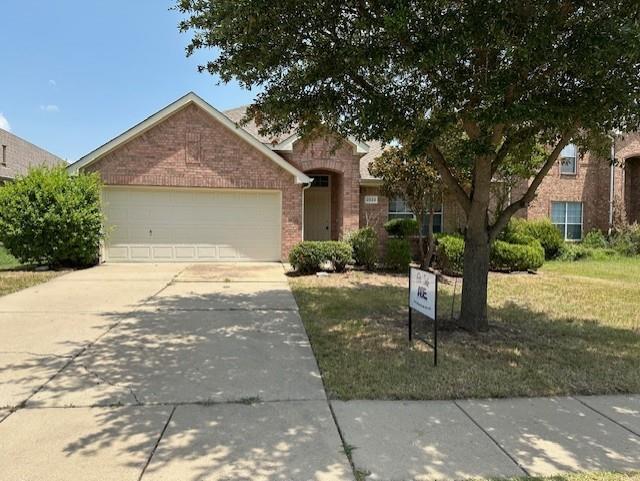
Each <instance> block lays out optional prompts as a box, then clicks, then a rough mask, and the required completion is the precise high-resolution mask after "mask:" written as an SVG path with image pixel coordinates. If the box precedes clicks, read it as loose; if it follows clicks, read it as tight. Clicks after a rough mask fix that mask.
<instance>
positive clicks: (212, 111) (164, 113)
mask: <svg viewBox="0 0 640 481" xmlns="http://www.w3.org/2000/svg"><path fill="white" fill-rule="evenodd" d="M192 103H193V104H195V105H197V106H198V107H200V108H201V109H203V110H204V111H205V112H207V113H208V114H209V115H211V116H212V117H213V118H214V119H216V120H217V121H218V122H220V123H221V124H222V125H223V126H224V127H226V128H228V129H229V130H231V131H232V132H233V133H234V134H236V135H237V136H238V137H240V138H241V139H243V140H244V141H245V142H247V143H248V144H250V145H252V146H253V147H255V148H256V149H257V150H259V151H260V152H262V153H263V154H264V155H266V156H267V157H268V158H269V159H270V160H272V161H273V162H274V163H276V164H277V165H278V166H280V167H281V168H283V169H284V170H286V171H287V172H289V173H290V174H291V175H293V176H294V178H295V180H296V183H297V184H307V183H309V182H311V179H310V178H309V177H308V176H307V175H305V174H304V173H302V172H301V171H299V170H298V169H296V168H295V167H294V166H293V165H291V164H290V163H289V162H287V161H286V160H284V159H283V158H282V157H280V156H279V155H277V154H276V153H275V152H273V151H272V150H271V149H269V148H268V147H267V146H265V145H264V144H263V143H262V142H260V141H259V140H258V139H256V138H255V137H254V136H253V135H251V134H250V133H249V132H247V131H246V130H245V129H243V128H242V127H240V126H238V125H237V124H236V123H234V122H233V121H231V119H229V118H228V117H227V116H226V115H224V114H223V113H222V112H220V111H219V110H217V109H216V108H214V107H213V106H211V105H210V104H209V103H208V102H206V101H205V100H203V99H202V98H201V97H199V96H198V95H196V94H195V93H193V92H189V93H188V94H187V95H185V96H184V97H181V98H179V99H178V100H176V101H175V102H173V103H171V104H169V105H168V106H166V107H165V108H163V109H162V110H160V111H158V112H156V113H155V114H153V115H152V116H150V117H148V118H147V119H146V120H143V121H142V122H140V123H139V124H137V125H136V126H134V127H132V128H130V129H129V130H127V131H126V132H124V133H123V134H121V135H119V136H118V137H116V138H114V139H112V140H110V141H109V142H107V143H106V144H104V145H102V146H100V147H98V148H97V149H96V150H94V151H93V152H90V153H88V154H87V155H85V156H84V157H82V158H80V159H79V160H78V161H76V162H74V163H73V164H71V165H69V167H67V169H68V171H69V172H70V173H77V172H78V171H79V170H80V169H82V168H83V167H86V166H88V165H89V164H91V163H93V162H95V161H96V160H97V159H99V158H100V157H102V156H103V155H105V154H107V153H109V152H111V151H113V150H114V149H116V148H117V147H119V146H121V145H123V144H125V143H126V142H129V141H130V140H132V139H134V138H135V137H137V136H139V135H141V134H142V133H144V132H146V131H147V130H149V129H150V128H152V127H154V126H156V125H157V124H159V123H160V122H162V121H163V120H164V119H166V118H167V117H169V116H170V115H172V114H173V113H175V112H177V111H178V110H180V109H182V108H184V107H186V106H187V105H189V104H192Z"/></svg>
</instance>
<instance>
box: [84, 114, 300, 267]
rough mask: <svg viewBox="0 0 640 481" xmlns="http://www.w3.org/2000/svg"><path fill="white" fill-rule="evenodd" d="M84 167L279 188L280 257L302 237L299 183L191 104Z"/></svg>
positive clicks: (167, 181)
mask: <svg viewBox="0 0 640 481" xmlns="http://www.w3.org/2000/svg"><path fill="white" fill-rule="evenodd" d="M86 170H87V171H90V172H99V173H100V175H101V177H102V179H103V181H104V182H105V183H106V184H109V185H148V186H161V187H204V188H233V189H276V190H280V191H281V192H282V257H283V259H286V258H287V256H288V254H289V251H290V250H291V248H292V247H293V246H294V245H295V244H296V243H298V242H300V240H301V235H302V186H301V185H297V184H295V183H294V178H293V176H292V175H291V174H289V173H288V172H286V171H285V170H283V169H282V168H281V167H279V166H278V165H276V164H275V163H274V162H273V161H272V160H271V159H269V158H268V157H266V156H265V155H264V154H262V153H261V152H259V151H258V150H257V149H255V148H254V147H252V146H251V145H249V144H248V143H247V142H245V141H244V140H242V139H240V138H239V137H238V136H237V135H236V134H234V133H233V132H231V131H230V130H229V129H227V128H226V127H224V126H223V125H221V124H220V123H218V122H217V121H216V120H215V119H213V118H212V117H211V116H210V115H208V114H207V113H206V112H204V111H203V110H201V109H200V108H199V107H196V106H195V105H188V106H187V107H185V108H184V109H182V110H180V111H178V112H176V113H175V114H173V115H172V116H170V117H168V118H167V119H165V120H164V121H163V122H162V123H160V124H158V125H156V126H155V127H153V128H151V129H150V130H148V131H147V132H145V133H144V134H142V135H140V136H138V137H136V138H135V139H133V140H131V141H129V142H128V143H126V144H125V145H123V146H120V147H119V148H117V149H116V150H115V151H112V152H110V153H108V154H106V155H105V156H104V157H102V158H101V159H99V160H98V161H96V162H95V163H93V164H91V165H90V166H88V167H87V168H86ZM256 242H259V239H256Z"/></svg>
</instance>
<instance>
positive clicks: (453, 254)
mask: <svg viewBox="0 0 640 481" xmlns="http://www.w3.org/2000/svg"><path fill="white" fill-rule="evenodd" d="M436 263H437V264H438V266H439V267H440V269H442V271H443V272H444V273H445V274H449V275H457V276H459V275H462V267H463V265H464V239H463V238H462V237H460V236H459V235H455V234H441V235H438V236H436Z"/></svg>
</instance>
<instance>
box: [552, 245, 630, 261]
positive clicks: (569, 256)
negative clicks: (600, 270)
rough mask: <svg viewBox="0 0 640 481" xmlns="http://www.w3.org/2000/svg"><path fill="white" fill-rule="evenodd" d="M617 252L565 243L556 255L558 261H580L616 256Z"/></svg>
mask: <svg viewBox="0 0 640 481" xmlns="http://www.w3.org/2000/svg"><path fill="white" fill-rule="evenodd" d="M617 255H618V252H616V250H615V249H610V248H609V249H602V248H593V247H586V246H584V245H582V244H570V243H567V244H565V245H564V246H563V248H562V250H561V251H560V255H559V256H558V260H559V261H568V262H573V261H580V260H583V259H592V260H606V259H611V258H612V257H616V256H617Z"/></svg>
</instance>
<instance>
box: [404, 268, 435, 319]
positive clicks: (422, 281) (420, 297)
mask: <svg viewBox="0 0 640 481" xmlns="http://www.w3.org/2000/svg"><path fill="white" fill-rule="evenodd" d="M436 282H437V281H436V275H435V274H433V273H431V272H427V271H423V270H421V269H415V268H413V267H412V268H411V280H410V283H411V284H410V286H411V289H410V290H409V307H411V309H415V310H416V311H418V312H421V313H422V314H424V315H425V316H427V317H428V318H430V319H433V320H435V318H436Z"/></svg>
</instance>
